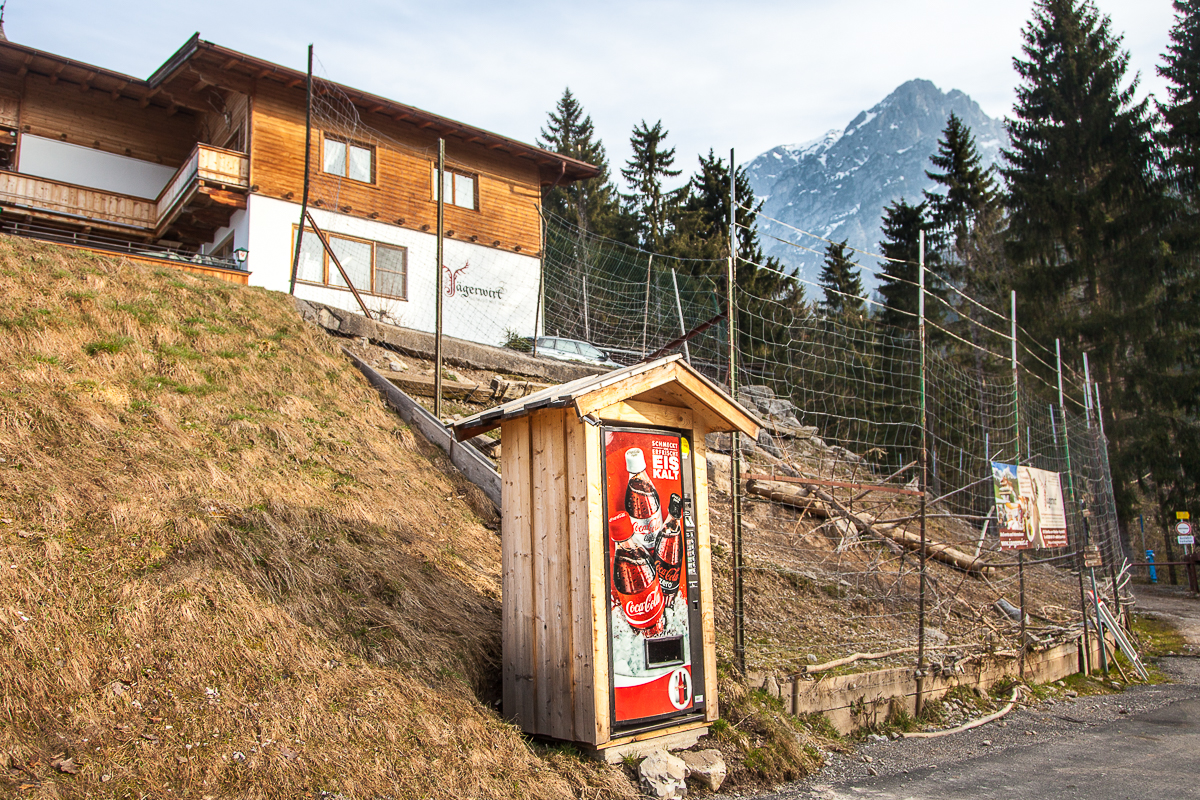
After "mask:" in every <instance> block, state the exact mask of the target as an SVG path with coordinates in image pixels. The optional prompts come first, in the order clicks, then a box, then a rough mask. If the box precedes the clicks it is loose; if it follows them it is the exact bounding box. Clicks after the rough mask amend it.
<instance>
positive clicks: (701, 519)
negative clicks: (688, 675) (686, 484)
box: [691, 419, 720, 722]
mask: <svg viewBox="0 0 1200 800" xmlns="http://www.w3.org/2000/svg"><path fill="white" fill-rule="evenodd" d="M695 425H696V427H695V428H693V429H692V438H691V445H692V466H693V468H694V469H695V471H696V473H695V475H694V476H693V484H692V486H693V490H694V491H695V495H696V496H695V501H694V505H695V512H696V544H697V548H696V552H697V560H698V561H699V562H700V563H699V567H700V627H701V628H702V629H703V635H704V702H705V715H704V718H705V719H706V720H708V721H709V722H712V721H714V720H716V718H717V717H718V716H719V715H720V710H719V709H718V708H717V623H716V618H715V617H714V614H713V577H712V539H711V538H710V535H711V532H710V531H709V526H708V447H707V445H706V444H705V440H704V437H705V436H706V435H707V434H708V429H707V428H706V427H705V425H704V422H703V421H701V420H699V419H697V420H696V422H695Z"/></svg>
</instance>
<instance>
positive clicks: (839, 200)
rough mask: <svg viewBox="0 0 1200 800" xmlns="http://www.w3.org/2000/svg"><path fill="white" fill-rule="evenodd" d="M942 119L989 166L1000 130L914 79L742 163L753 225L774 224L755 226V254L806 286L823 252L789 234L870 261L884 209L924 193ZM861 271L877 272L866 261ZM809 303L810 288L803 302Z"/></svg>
mask: <svg viewBox="0 0 1200 800" xmlns="http://www.w3.org/2000/svg"><path fill="white" fill-rule="evenodd" d="M951 112H954V113H955V114H957V115H958V116H959V117H960V118H961V119H962V120H963V122H964V123H965V124H966V125H967V126H968V127H970V128H971V131H972V133H973V134H974V135H975V141H976V145H977V147H978V148H979V152H980V156H981V157H982V160H983V162H984V164H985V165H986V164H992V163H995V162H996V160H997V159H998V158H999V157H1000V148H1001V147H1003V146H1005V145H1007V143H1008V136H1007V134H1006V132H1005V130H1004V123H1003V121H1001V120H997V119H992V118H991V117H989V116H988V115H987V114H985V113H984V112H983V110H982V109H981V108H980V107H979V104H978V103H976V102H975V101H974V100H972V99H971V98H970V96H968V95H967V94H966V93H965V92H962V91H959V90H958V89H953V90H951V91H949V92H943V91H942V90H941V89H939V88H938V87H937V86H935V85H934V84H933V82H931V81H927V80H923V79H915V80H910V81H907V82H905V83H903V84H901V85H900V86H898V87H896V89H895V90H894V91H893V92H892V93H891V94H889V95H888V96H887V97H885V98H884V99H883V100H881V101H880V102H879V103H877V104H875V105H874V106H872V107H871V108H870V109H867V110H866V111H861V112H859V113H858V114H857V115H855V117H854V118H853V119H852V120H850V122H849V123H848V124H847V125H846V127H845V128H843V129H841V130H837V129H834V130H830V131H827V132H826V133H825V134H823V135H822V136H819V137H817V138H816V139H813V140H811V141H809V142H805V143H803V144H795V145H780V146H778V147H774V148H772V149H770V150H768V151H767V152H765V153H763V154H762V155H759V156H757V157H756V158H754V159H752V160H751V161H750V162H749V163H748V164H747V165H746V172H747V176H748V177H749V179H750V185H751V187H753V189H754V193H755V196H756V197H758V199H760V200H762V201H763V217H771V218H774V219H775V220H778V221H779V222H772V221H771V220H768V219H764V218H763V217H760V218H759V229H760V233H761V234H762V239H763V247H764V249H765V250H766V251H767V253H768V254H769V255H772V256H775V257H776V258H778V259H780V261H782V262H783V263H784V264H786V265H788V266H790V267H792V268H795V269H796V270H797V271H798V273H799V274H800V276H801V277H802V278H804V279H805V280H809V281H814V282H815V281H816V280H817V277H818V275H819V274H820V270H821V263H822V260H823V259H822V255H821V252H820V251H823V250H824V248H825V243H824V242H823V241H821V240H819V239H816V238H814V237H813V236H809V235H805V234H803V233H799V232H797V231H796V230H793V228H797V229H799V230H800V231H806V232H808V233H810V234H816V235H817V236H821V237H825V238H829V239H837V240H838V241H840V240H842V239H847V240H849V242H850V245H851V246H852V247H857V248H860V249H864V250H870V251H875V252H877V251H878V249H879V240H880V239H881V238H882V234H881V232H880V220H881V218H882V216H883V208H884V206H886V205H887V204H888V203H890V202H892V201H894V200H899V199H901V198H905V199H907V200H908V201H909V202H911V203H916V202H919V201H920V200H921V199H922V194H921V192H922V190H925V189H932V188H933V187H934V184H933V182H932V181H931V180H929V178H927V177H926V176H925V170H927V169H929V168H930V164H929V157H930V156H931V155H933V154H934V153H935V152H936V151H937V142H938V139H939V138H940V137H941V135H942V131H943V130H944V129H945V127H946V120H947V118H948V117H949V116H950V113H951ZM780 223H783V224H780ZM789 226H790V227H789ZM772 237H776V238H772ZM777 239H783V240H785V241H783V242H781V241H778V240H777ZM787 242H794V243H795V244H797V245H800V247H793V246H791V245H790V244H787ZM806 248H807V249H806ZM812 251H818V252H815V253H814V252H812ZM860 260H861V259H860ZM864 263H865V265H866V266H868V267H870V268H871V269H875V268H877V264H876V262H875V260H874V259H870V258H868V259H865V261H864ZM863 280H864V283H865V284H866V285H867V287H868V288H874V287H875V285H876V283H877V281H876V280H875V279H874V278H873V277H872V276H871V275H870V274H869V273H867V272H865V271H864V273H863ZM814 294H815V292H814V291H813V289H812V287H810V291H809V296H810V297H811V296H813V295H814Z"/></svg>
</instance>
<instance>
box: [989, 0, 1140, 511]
mask: <svg viewBox="0 0 1200 800" xmlns="http://www.w3.org/2000/svg"><path fill="white" fill-rule="evenodd" d="M1023 36H1024V39H1025V44H1024V46H1023V51H1024V55H1025V57H1024V58H1015V59H1014V60H1013V63H1014V65H1015V67H1016V70H1017V73H1018V74H1019V75H1020V78H1021V83H1020V85H1019V86H1018V87H1017V104H1016V108H1015V116H1014V118H1013V119H1011V120H1009V122H1008V131H1009V137H1010V140H1011V148H1010V149H1008V150H1006V151H1005V157H1006V158H1007V160H1008V166H1007V167H1005V168H1004V169H1003V170H1002V172H1003V174H1004V176H1005V178H1006V179H1007V181H1008V187H1009V194H1008V208H1009V215H1010V217H1009V228H1008V236H1007V251H1008V255H1009V257H1010V259H1011V261H1012V262H1013V270H1014V274H1013V283H1014V285H1015V286H1016V289H1017V294H1018V316H1019V318H1020V320H1021V322H1022V324H1023V325H1024V326H1025V327H1027V328H1028V329H1029V331H1030V332H1031V333H1032V334H1033V335H1034V337H1035V338H1036V339H1038V340H1040V341H1041V342H1043V343H1049V342H1053V340H1054V339H1055V338H1056V337H1057V338H1061V339H1062V341H1063V345H1064V349H1065V357H1067V358H1069V359H1070V360H1071V361H1072V362H1074V363H1078V359H1079V358H1080V353H1081V351H1086V352H1089V353H1090V354H1091V359H1092V364H1093V365H1094V367H1095V369H1094V374H1095V375H1096V377H1097V379H1098V381H1099V384H1100V386H1101V388H1102V394H1103V396H1104V401H1105V405H1104V413H1105V417H1106V419H1105V428H1106V430H1107V432H1108V433H1109V436H1110V440H1111V442H1112V446H1113V451H1114V455H1113V458H1112V463H1113V468H1114V473H1115V474H1114V486H1115V487H1116V491H1117V495H1118V497H1117V499H1118V504H1119V506H1120V507H1121V508H1122V511H1123V512H1128V509H1129V504H1130V502H1131V499H1132V498H1131V497H1130V495H1129V494H1128V492H1127V486H1128V478H1129V477H1130V476H1131V475H1135V474H1136V470H1137V469H1138V463H1137V462H1138V461H1139V459H1140V458H1141V457H1142V455H1143V452H1142V451H1141V449H1140V446H1139V444H1138V439H1139V438H1142V437H1141V435H1140V434H1139V432H1138V431H1137V428H1138V427H1139V425H1138V423H1137V420H1136V419H1135V418H1134V417H1133V416H1132V415H1131V414H1129V413H1128V408H1129V407H1132V406H1134V405H1136V404H1137V403H1138V394H1139V387H1138V386H1137V385H1136V383H1135V382H1133V381H1131V380H1130V378H1131V376H1132V375H1133V374H1134V373H1135V372H1137V371H1138V369H1139V365H1144V364H1145V359H1146V355H1147V350H1146V348H1147V345H1151V344H1152V342H1153V340H1154V338H1155V336H1156V335H1157V333H1156V325H1157V322H1156V319H1157V316H1158V311H1159V309H1158V308H1156V302H1157V300H1158V299H1159V297H1160V296H1161V289H1162V286H1163V273H1162V269H1163V266H1164V263H1163V258H1162V253H1163V250H1162V247H1161V238H1160V236H1159V230H1160V229H1159V225H1160V223H1161V221H1162V218H1163V211H1164V209H1163V206H1162V197H1163V195H1162V192H1161V187H1160V186H1158V185H1157V184H1156V175H1157V174H1158V173H1157V170H1156V164H1155V162H1156V150H1155V147H1154V144H1153V136H1152V120H1151V117H1150V114H1149V109H1148V104H1147V101H1141V102H1135V99H1134V92H1135V89H1136V86H1137V80H1136V78H1134V79H1133V80H1128V81H1127V78H1126V72H1127V69H1128V64H1129V55H1128V53H1127V52H1125V51H1123V50H1122V49H1121V37H1120V36H1119V35H1115V34H1114V33H1113V32H1112V30H1111V24H1110V20H1109V18H1108V17H1106V16H1103V15H1101V14H1100V12H1099V11H1098V10H1097V9H1096V6H1095V5H1094V4H1093V3H1092V2H1091V0H1037V2H1036V3H1035V5H1034V14H1033V19H1032V20H1031V21H1030V22H1029V24H1028V25H1027V26H1026V27H1025V29H1024V31H1023Z"/></svg>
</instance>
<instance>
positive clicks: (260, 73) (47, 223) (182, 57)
mask: <svg viewBox="0 0 1200 800" xmlns="http://www.w3.org/2000/svg"><path fill="white" fill-rule="evenodd" d="M305 78H306V76H305V74H304V73H303V72H299V71H297V70H293V69H289V68H287V67H282V66H279V65H277V64H272V63H270V62H267V61H264V60H262V59H259V58H255V57H253V56H249V55H246V54H244V53H239V52H236V51H234V50H230V49H227V48H224V47H221V46H219V45H216V44H212V43H211V42H206V41H204V40H202V39H200V37H199V35H198V34H197V35H196V36H193V37H192V38H191V39H190V40H189V41H188V42H187V43H186V44H184V46H183V47H182V48H180V49H179V51H178V52H176V53H175V54H174V55H173V56H171V58H169V59H168V60H167V62H166V63H165V64H163V65H162V66H161V67H160V68H159V69H158V70H157V71H156V72H155V73H154V74H153V75H151V76H150V77H149V79H147V80H141V79H139V78H132V77H129V76H127V75H122V74H120V73H117V72H113V71H111V70H106V69H103V68H100V67H95V66H92V65H89V64H83V63H80V62H78V61H73V60H71V59H69V58H65V57H63V56H58V55H54V54H51V53H46V52H42V51H39V50H35V49H33V48H31V47H26V46H23V45H20V44H16V43H14V42H11V41H6V40H3V41H0V230H3V231H5V232H9V233H21V234H24V235H33V236H41V237H44V238H48V239H53V240H57V241H62V242H67V243H72V244H76V245H79V246H84V247H91V248H99V249H109V250H113V249H115V250H121V251H124V252H127V253H130V254H131V255H134V256H136V257H141V258H152V259H156V260H157V259H163V260H165V261H166V262H167V263H171V264H173V265H175V266H180V267H182V268H185V269H190V270H194V271H202V272H208V273H210V274H217V275H220V276H222V277H225V278H227V279H230V280H234V281H237V282H242V283H247V282H248V283H250V284H252V285H257V286H263V287H266V288H268V289H273V290H279V291H287V290H288V285H289V280H290V275H291V266H292V256H293V248H294V246H295V232H296V228H297V225H298V223H299V219H300V202H301V196H302V192H303V187H304V152H305V110H306V98H307V95H306V90H305ZM326 86H328V87H333V88H335V89H336V90H337V92H338V94H339V97H340V98H341V99H342V100H343V101H344V102H348V103H351V104H353V106H354V109H355V110H356V111H357V114H358V116H359V118H360V119H361V122H362V125H363V127H364V129H365V130H370V131H374V132H376V135H374V136H373V137H372V138H370V139H369V140H365V141H355V140H349V139H348V138H347V137H346V136H345V135H343V134H334V133H331V132H330V131H323V130H320V129H318V127H317V123H316V121H314V130H313V138H312V168H311V171H310V174H311V176H312V189H311V194H310V199H311V200H312V204H311V210H312V212H313V216H314V219H316V221H317V224H318V225H320V226H321V227H322V229H323V230H324V231H325V232H326V233H327V234H329V235H330V239H331V242H332V245H333V247H334V249H335V252H336V251H337V250H338V249H339V248H340V249H342V250H343V251H344V254H343V257H342V258H340V259H339V260H341V261H343V263H345V264H348V270H349V271H350V273H351V277H352V280H353V282H354V284H355V286H356V287H357V288H358V289H359V291H360V293H361V294H362V295H363V297H364V299H365V300H366V302H367V305H368V307H369V308H371V309H372V311H378V312H382V313H383V314H384V315H385V318H390V319H392V320H395V321H398V322H400V324H403V325H405V326H408V327H413V328H417V329H423V330H432V327H433V307H434V299H435V292H436V289H435V288H434V287H435V281H436V274H437V273H436V271H435V262H436V257H435V247H434V241H435V236H436V230H437V228H436V225H437V198H436V192H435V188H436V187H435V183H436V178H435V176H436V170H435V163H436V151H437V140H438V138H439V137H440V138H444V139H445V140H446V150H447V155H448V158H451V159H452V162H453V165H454V170H453V175H452V177H450V178H449V179H448V186H447V199H446V202H445V230H446V231H447V236H448V237H449V238H447V240H446V249H445V260H444V262H443V264H444V265H445V268H446V270H447V272H448V273H453V272H454V271H455V270H458V271H459V272H462V270H461V269H459V266H460V265H463V264H470V265H471V267H470V270H471V271H469V272H468V273H466V274H465V275H458V276H457V277H458V278H459V282H460V284H461V283H462V282H463V281H467V282H468V283H469V284H470V285H471V286H472V287H475V288H476V289H477V291H469V292H461V293H460V295H459V300H458V301H457V302H464V303H471V304H474V305H473V307H468V308H464V309H460V311H461V312H464V313H459V314H458V315H452V316H451V317H450V320H451V325H448V327H447V333H449V334H450V335H456V336H461V337H463V338H468V339H475V340H476V341H486V342H489V343H492V344H497V343H499V342H498V341H496V340H497V339H498V338H501V337H502V334H503V331H504V329H505V328H512V329H514V330H526V331H530V332H532V330H533V325H534V315H535V313H536V291H537V288H536V287H537V281H538V273H539V256H540V254H541V250H542V237H541V230H542V228H541V224H540V207H541V195H542V191H543V189H545V188H546V187H549V186H553V185H557V184H562V183H567V182H571V181H576V180H581V179H586V178H590V177H593V176H595V175H596V174H597V169H596V168H595V167H593V166H592V165H589V164H585V163H583V162H580V161H576V160H574V159H570V158H566V157H563V156H559V155H557V154H554V153H550V152H547V151H545V150H542V149H540V148H537V147H534V146H532V145H528V144H523V143H521V142H518V141H515V140H513V139H509V138H506V137H504V136H500V135H497V134H494V133H490V132H488V131H484V130H481V129H479V128H474V127H471V126H469V125H465V124H463V123H460V122H455V121H453V120H450V119H446V118H444V117H440V116H437V115H436V114H431V113H429V112H427V111H422V110H420V109H417V108H413V107H411V106H407V105H404V104H402V103H398V102H396V101H393V100H388V99H386V98H383V97H376V96H373V95H370V94H367V93H365V92H361V91H358V90H355V89H351V88H348V87H345V86H336V85H333V84H326ZM335 194H336V198H337V200H336V202H333V203H331V202H329V201H328V200H327V199H325V200H323V199H322V198H328V197H333V196H335ZM304 239H305V245H304V247H303V249H302V258H301V264H300V271H299V281H298V283H297V286H296V294H297V296H300V297H303V298H306V299H310V300H314V301H317V302H322V303H326V304H328V305H331V306H336V307H340V308H345V309H348V310H353V311H357V310H358V304H357V303H356V301H355V300H354V298H353V296H352V295H351V293H350V292H349V290H348V289H347V288H345V287H344V285H342V284H343V282H342V281H341V279H340V277H339V276H338V274H337V272H336V268H335V267H334V266H333V265H332V264H329V263H328V259H327V258H326V257H325V256H324V253H323V251H322V249H321V248H320V246H319V243H318V242H317V241H316V238H315V237H313V236H309V235H307V234H306V236H305V237H304ZM314 248H315V249H314ZM239 251H240V252H239ZM239 257H240V259H241V260H239ZM500 283H503V286H504V287H505V290H504V291H495V290H491V291H489V290H487V289H486V287H487V286H491V285H499V284H500ZM479 287H485V288H479ZM530 287H532V288H530ZM460 318H461V319H469V320H472V324H471V325H469V326H461V325H460V327H461V330H454V329H453V320H454V319H460Z"/></svg>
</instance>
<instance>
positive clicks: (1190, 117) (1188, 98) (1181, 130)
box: [1158, 0, 1200, 212]
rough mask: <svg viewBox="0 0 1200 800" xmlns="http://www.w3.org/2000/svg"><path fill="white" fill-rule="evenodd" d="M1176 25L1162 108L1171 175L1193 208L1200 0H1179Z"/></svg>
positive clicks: (1197, 185) (1199, 155)
mask: <svg viewBox="0 0 1200 800" xmlns="http://www.w3.org/2000/svg"><path fill="white" fill-rule="evenodd" d="M1173 5H1174V7H1175V12H1176V16H1175V26H1174V27H1173V28H1172V29H1171V43H1170V44H1169V45H1167V52H1166V53H1164V54H1163V61H1164V62H1165V63H1164V64H1163V66H1161V67H1159V68H1158V74H1159V75H1161V76H1162V77H1164V78H1166V79H1167V80H1168V81H1170V85H1169V86H1168V87H1167V96H1168V97H1169V98H1170V102H1169V103H1167V104H1166V105H1165V106H1163V108H1162V117H1163V122H1164V123H1165V124H1166V125H1165V127H1166V131H1165V136H1164V137H1163V142H1164V144H1165V145H1166V147H1167V155H1168V158H1169V159H1170V166H1171V177H1172V179H1173V181H1174V183H1175V186H1176V188H1177V190H1178V191H1179V193H1180V195H1181V196H1182V197H1183V198H1184V199H1185V200H1186V201H1187V203H1188V204H1189V206H1190V210H1191V211H1193V212H1195V211H1200V203H1198V202H1197V200H1198V197H1197V195H1198V194H1200V0H1175V2H1174V3H1173Z"/></svg>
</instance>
